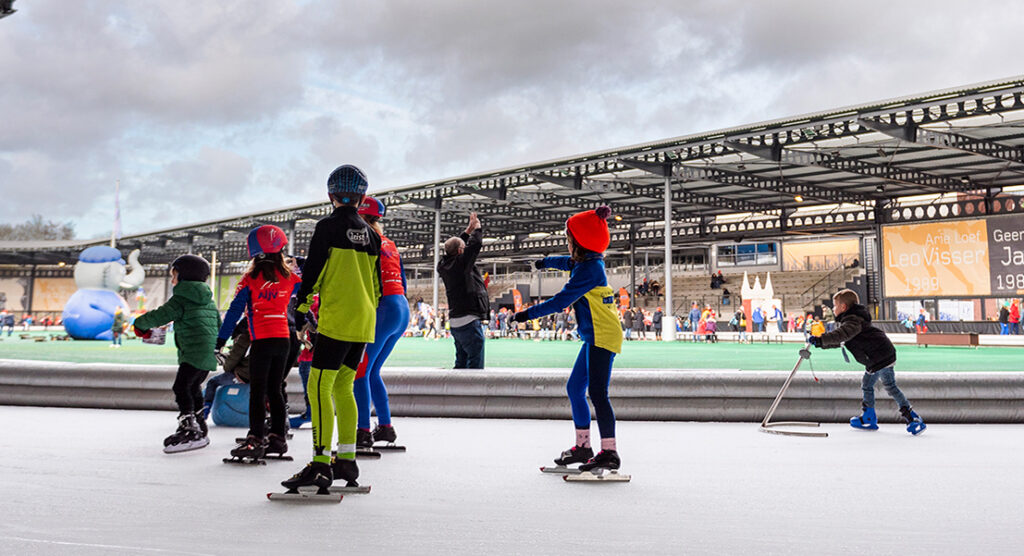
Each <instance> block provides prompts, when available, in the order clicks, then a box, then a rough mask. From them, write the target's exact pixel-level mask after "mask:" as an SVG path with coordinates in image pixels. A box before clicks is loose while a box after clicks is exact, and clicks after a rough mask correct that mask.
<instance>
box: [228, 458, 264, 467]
mask: <svg viewBox="0 0 1024 556" xmlns="http://www.w3.org/2000/svg"><path fill="white" fill-rule="evenodd" d="M221 461H223V462H224V463H233V464H235V465H266V464H267V462H265V461H263V460H261V459H254V458H234V457H232V458H224V459H223V460H221Z"/></svg>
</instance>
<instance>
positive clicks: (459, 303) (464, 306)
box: [437, 228, 491, 320]
mask: <svg viewBox="0 0 1024 556" xmlns="http://www.w3.org/2000/svg"><path fill="white" fill-rule="evenodd" d="M459 237H461V238H462V241H464V242H465V243H466V248H465V250H463V252H462V253H461V254H459V255H448V254H447V253H446V254H444V255H442V256H441V260H440V261H438V262H437V273H438V274H439V275H440V276H441V279H442V280H444V290H445V293H446V294H447V295H448V318H452V319H454V318H458V317H465V316H468V315H473V316H474V317H477V318H478V319H480V320H487V314H488V313H489V312H490V309H491V308H490V301H489V300H488V297H487V288H486V287H485V286H484V277H483V276H481V275H480V271H479V270H477V268H476V258H477V256H478V255H480V248H481V247H483V237H484V233H483V231H482V230H481V229H480V228H477V229H476V230H474V231H473V233H472V234H467V233H465V232H463V233H462V234H460V235H459Z"/></svg>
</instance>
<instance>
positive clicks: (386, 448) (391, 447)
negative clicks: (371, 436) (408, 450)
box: [373, 443, 405, 452]
mask: <svg viewBox="0 0 1024 556" xmlns="http://www.w3.org/2000/svg"><path fill="white" fill-rule="evenodd" d="M373 450H374V451H381V452H404V451H405V446H399V445H398V444H394V443H391V444H380V445H375V446H374V447H373Z"/></svg>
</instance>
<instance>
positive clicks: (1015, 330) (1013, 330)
mask: <svg viewBox="0 0 1024 556" xmlns="http://www.w3.org/2000/svg"><path fill="white" fill-rule="evenodd" d="M1010 334H1014V335H1016V334H1020V323H1019V322H1011V323H1010Z"/></svg>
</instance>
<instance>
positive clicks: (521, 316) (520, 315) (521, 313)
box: [512, 311, 530, 322]
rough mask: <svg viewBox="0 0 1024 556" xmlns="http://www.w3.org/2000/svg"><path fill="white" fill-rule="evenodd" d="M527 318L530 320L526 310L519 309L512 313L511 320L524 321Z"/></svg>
mask: <svg viewBox="0 0 1024 556" xmlns="http://www.w3.org/2000/svg"><path fill="white" fill-rule="evenodd" d="M528 320H530V318H529V317H527V316H526V311H519V312H518V313H516V314H514V315H512V322H526V321H528Z"/></svg>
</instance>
